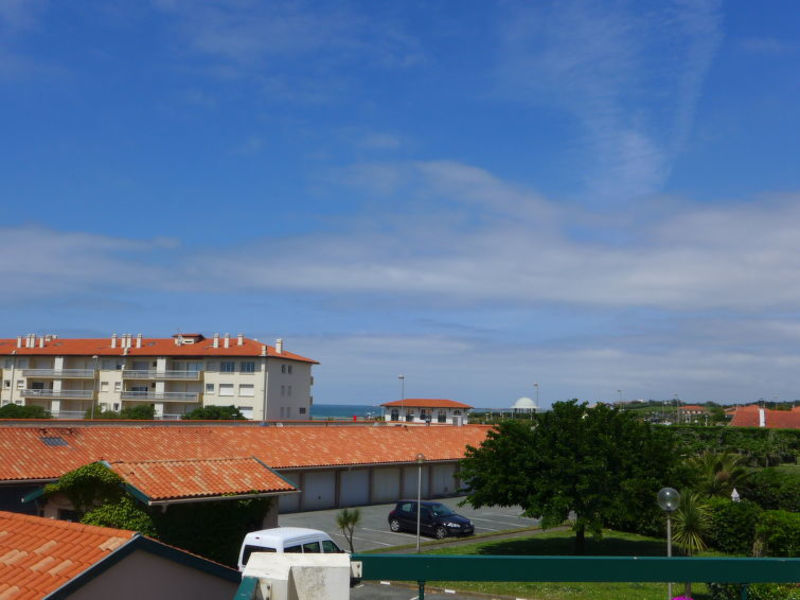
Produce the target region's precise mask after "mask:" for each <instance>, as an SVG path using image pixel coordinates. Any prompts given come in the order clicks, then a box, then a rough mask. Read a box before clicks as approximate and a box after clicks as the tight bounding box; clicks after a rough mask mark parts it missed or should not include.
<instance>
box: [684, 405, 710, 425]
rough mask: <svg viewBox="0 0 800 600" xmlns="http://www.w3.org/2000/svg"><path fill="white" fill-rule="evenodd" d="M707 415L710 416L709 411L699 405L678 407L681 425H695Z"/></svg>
mask: <svg viewBox="0 0 800 600" xmlns="http://www.w3.org/2000/svg"><path fill="white" fill-rule="evenodd" d="M706 415H708V410H707V409H706V407H705V406H701V405H699V404H686V405H684V406H679V407H678V419H679V421H680V422H681V423H694V422H695V421H699V420H701V419H703V418H704V417H705V416H706Z"/></svg>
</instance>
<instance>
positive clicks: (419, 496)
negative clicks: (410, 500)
mask: <svg viewBox="0 0 800 600" xmlns="http://www.w3.org/2000/svg"><path fill="white" fill-rule="evenodd" d="M414 460H416V461H417V554H419V526H420V514H421V512H420V511H421V507H420V505H421V504H422V463H424V462H425V455H424V454H423V453H422V452H420V453H418V454H417V456H416V457H414Z"/></svg>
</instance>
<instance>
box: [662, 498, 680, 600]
mask: <svg viewBox="0 0 800 600" xmlns="http://www.w3.org/2000/svg"><path fill="white" fill-rule="evenodd" d="M657 499H658V505H659V506H660V507H661V510H663V511H664V512H665V513H667V556H668V557H671V556H672V519H671V518H670V517H671V516H672V513H674V512H675V511H676V510H677V508H678V505H679V504H680V501H681V495H680V494H679V493H678V490H676V489H674V488H670V487H665V488H661V489H660V490H658V497H657ZM667 598H672V582H671V581H670V582H667Z"/></svg>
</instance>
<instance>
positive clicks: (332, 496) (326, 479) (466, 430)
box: [0, 421, 489, 518]
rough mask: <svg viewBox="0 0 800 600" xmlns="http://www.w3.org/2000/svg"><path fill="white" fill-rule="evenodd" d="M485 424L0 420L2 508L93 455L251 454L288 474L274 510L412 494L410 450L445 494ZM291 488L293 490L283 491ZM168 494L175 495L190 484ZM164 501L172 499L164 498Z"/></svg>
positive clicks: (187, 457) (432, 489)
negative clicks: (421, 459) (420, 457)
mask: <svg viewBox="0 0 800 600" xmlns="http://www.w3.org/2000/svg"><path fill="white" fill-rule="evenodd" d="M488 429H489V427H487V426H482V425H465V426H461V427H424V426H423V427H419V426H413V425H411V426H406V425H395V426H390V425H369V426H367V425H364V426H358V427H352V426H337V425H332V426H328V427H302V426H283V427H280V426H259V425H258V424H252V425H247V426H242V425H238V426H232V425H219V424H216V425H197V426H187V425H181V426H175V425H171V424H168V423H165V422H146V423H141V424H132V423H130V422H128V423H124V424H123V423H113V422H109V423H108V424H107V425H105V424H104V425H98V424H96V423H95V424H93V425H76V424H69V425H66V424H63V423H60V422H58V421H45V422H36V423H35V424H30V425H28V424H24V425H19V424H17V425H0V452H2V456H3V460H2V461H0V509H4V510H12V511H30V510H31V509H29V508H27V507H26V506H25V505H21V504H20V501H19V499H20V498H21V497H22V496H25V495H30V494H31V493H33V492H35V491H36V490H37V489H38V488H40V487H41V485H42V484H43V483H47V482H51V481H56V480H57V479H58V478H59V477H60V476H62V475H63V474H64V473H67V472H69V471H71V470H73V469H76V468H78V467H80V466H83V465H86V464H89V463H92V462H96V461H105V462H106V463H108V464H110V465H115V464H125V463H137V462H142V461H148V462H153V461H212V460H218V461H219V460H222V459H226V460H228V461H229V462H228V463H225V464H226V465H228V466H227V467H226V468H229V469H235V468H237V467H236V465H237V464H246V465H248V468H250V467H251V466H252V465H251V462H252V460H244V461H239V462H238V463H237V461H235V460H232V459H255V460H257V461H258V462H260V463H263V465H265V466H266V467H268V468H269V469H271V470H273V471H275V472H276V473H278V475H280V477H281V478H283V479H284V480H287V481H288V482H290V485H289V486H288V487H287V486H283V487H282V488H280V489H277V488H276V490H275V493H276V495H278V497H279V504H278V509H279V512H296V511H306V510H319V509H325V508H337V507H345V506H359V505H367V504H374V503H381V502H390V501H392V500H395V499H396V498H398V497H402V496H413V495H416V491H417V477H418V469H419V463H418V462H417V460H416V457H417V456H418V455H420V454H422V455H424V457H425V460H424V462H423V466H422V468H423V477H422V494H423V496H426V497H441V496H448V495H452V494H455V493H456V491H457V490H458V489H459V487H460V480H459V476H458V461H459V460H460V459H461V458H463V457H464V452H465V450H466V447H467V446H468V445H470V446H479V445H480V444H481V442H482V441H483V440H484V439H485V437H486V433H487V431H488ZM162 470H163V472H165V473H170V472H171V471H170V470H168V469H166V470H164V469H161V468H159V470H158V471H156V470H155V469H154V472H160V471H162ZM167 476H168V477H170V478H173V477H172V475H167ZM210 481H213V479H211V480H210ZM220 481H222V479H220ZM220 485H222V484H220ZM209 486H210V489H208V490H207V494H208V495H214V494H219V495H223V494H227V493H230V490H229V488H227V487H225V488H222V487H221V488H220V489H219V490H215V489H214V484H213V483H211V484H209ZM290 488H291V489H290ZM294 489H296V490H299V491H297V492H296V493H287V491H293V490H294ZM171 493H174V494H175V495H176V497H177V496H180V494H181V493H184V494H185V495H186V494H189V493H190V491H189V490H185V491H181V490H176V491H174V492H171ZM162 503H165V504H168V503H169V499H164V500H163V502H162ZM276 518H277V517H276Z"/></svg>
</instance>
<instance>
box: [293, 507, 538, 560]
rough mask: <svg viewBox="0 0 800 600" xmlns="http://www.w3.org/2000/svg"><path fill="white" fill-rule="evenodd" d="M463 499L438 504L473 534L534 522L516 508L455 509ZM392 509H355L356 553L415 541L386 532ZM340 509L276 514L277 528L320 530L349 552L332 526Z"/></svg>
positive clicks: (405, 533)
mask: <svg viewBox="0 0 800 600" xmlns="http://www.w3.org/2000/svg"><path fill="white" fill-rule="evenodd" d="M463 499H464V498H463V497H459V498H444V499H442V500H440V501H441V502H442V503H444V504H446V505H447V506H449V507H450V508H452V509H453V510H454V511H456V512H457V513H459V514H461V515H464V516H465V517H467V518H468V519H470V520H471V521H472V522H473V523H474V525H475V533H476V534H481V533H495V532H498V531H507V530H513V529H521V528H525V527H533V526H534V525H536V524H537V523H538V521H537V520H536V519H530V518H527V517H522V516H520V513H521V512H522V509H520V508H519V507H512V508H501V507H496V506H492V507H484V508H481V509H473V508H471V507H470V506H469V505H465V506H458V503H459V502H460V501H461V500H463ZM392 508H394V504H377V505H372V506H361V507H359V510H360V511H361V523H360V524H359V526H358V527H357V528H356V531H355V535H354V537H353V544H354V545H355V550H356V552H362V551H365V550H374V549H380V548H386V549H388V548H391V547H392V546H402V545H406V544H413V543H414V542H415V540H416V536H415V534H413V533H407V532H400V533H395V532H393V531H390V530H389V524H388V521H387V517H388V515H389V511H390V510H392ZM340 510H341V509H330V510H318V511H312V512H302V513H290V514H285V515H279V517H278V524H279V525H280V526H281V527H310V528H311V529H321V530H322V531H325V532H327V533H328V534H329V535H330V536H331V537H332V538H333V539H334V540H335V541H336V543H337V544H338V545H339V546H340V547H341V548H342V549H343V550H349V547H348V545H347V541H346V540H345V538H344V536H343V535H342V533H341V531H339V530H338V529H337V527H336V515H337V513H339V512H340ZM424 539H426V538H424Z"/></svg>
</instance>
